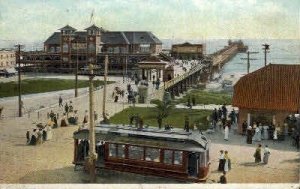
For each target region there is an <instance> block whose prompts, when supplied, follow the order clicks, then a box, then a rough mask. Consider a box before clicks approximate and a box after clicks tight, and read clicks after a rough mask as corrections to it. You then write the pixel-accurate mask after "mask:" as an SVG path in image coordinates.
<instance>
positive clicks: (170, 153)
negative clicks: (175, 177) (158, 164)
mask: <svg viewBox="0 0 300 189" xmlns="http://www.w3.org/2000/svg"><path fill="white" fill-rule="evenodd" d="M172 156H173V151H172V150H165V151H164V163H165V164H172V163H173V162H172V158H173V157H172Z"/></svg>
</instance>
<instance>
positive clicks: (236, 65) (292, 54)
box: [222, 40, 300, 75]
mask: <svg viewBox="0 0 300 189" xmlns="http://www.w3.org/2000/svg"><path fill="white" fill-rule="evenodd" d="M244 43H245V44H246V45H248V47H249V49H248V50H249V51H250V52H258V53H257V54H250V58H253V59H256V60H250V72H253V71H255V70H257V69H259V68H261V67H264V64H265V58H264V57H265V56H264V50H263V47H262V44H264V43H267V44H269V45H270V50H269V52H268V53H267V64H270V63H271V64H299V65H300V40H269V41H263V40H244ZM241 58H247V54H246V53H239V54H237V55H236V56H235V57H234V58H233V59H231V60H230V61H229V62H228V63H226V64H225V65H224V67H223V70H222V73H223V74H226V75H230V74H235V75H236V74H241V75H243V74H246V73H247V60H242V59H241Z"/></svg>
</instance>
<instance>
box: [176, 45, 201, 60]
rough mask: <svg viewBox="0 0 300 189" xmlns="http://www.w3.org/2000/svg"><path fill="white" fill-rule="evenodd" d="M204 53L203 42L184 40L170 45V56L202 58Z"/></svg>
mask: <svg viewBox="0 0 300 189" xmlns="http://www.w3.org/2000/svg"><path fill="white" fill-rule="evenodd" d="M204 54H205V45H204V44H191V43H189V42H185V43H182V44H175V45H172V49H171V56H172V57H174V58H177V59H202V58H203V57H204Z"/></svg>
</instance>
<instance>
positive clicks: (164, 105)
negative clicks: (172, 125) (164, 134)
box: [153, 100, 173, 128]
mask: <svg viewBox="0 0 300 189" xmlns="http://www.w3.org/2000/svg"><path fill="white" fill-rule="evenodd" d="M153 103H154V104H156V108H157V116H156V119H157V123H158V127H159V128H161V126H162V121H163V119H164V118H166V117H168V116H169V114H170V112H171V110H172V109H173V105H172V104H171V102H170V101H166V102H164V101H161V100H155V101H154V102H153Z"/></svg>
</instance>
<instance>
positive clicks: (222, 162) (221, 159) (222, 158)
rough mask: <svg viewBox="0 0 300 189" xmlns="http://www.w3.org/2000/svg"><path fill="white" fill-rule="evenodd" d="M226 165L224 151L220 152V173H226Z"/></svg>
mask: <svg viewBox="0 0 300 189" xmlns="http://www.w3.org/2000/svg"><path fill="white" fill-rule="evenodd" d="M224 164H225V159H224V151H223V150H221V151H220V157H219V167H218V171H224Z"/></svg>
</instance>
